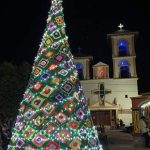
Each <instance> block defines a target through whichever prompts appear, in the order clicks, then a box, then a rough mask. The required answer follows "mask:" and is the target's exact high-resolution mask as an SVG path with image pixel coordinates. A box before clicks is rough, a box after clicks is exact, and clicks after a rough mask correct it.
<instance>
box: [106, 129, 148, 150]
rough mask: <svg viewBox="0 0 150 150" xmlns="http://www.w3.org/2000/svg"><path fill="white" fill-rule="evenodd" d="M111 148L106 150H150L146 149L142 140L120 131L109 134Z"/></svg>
mask: <svg viewBox="0 0 150 150" xmlns="http://www.w3.org/2000/svg"><path fill="white" fill-rule="evenodd" d="M107 135H108V142H109V148H106V149H104V150H146V149H147V150H148V149H149V150H150V148H145V147H144V145H143V142H142V139H141V138H135V137H133V136H132V135H131V134H129V133H125V132H121V131H120V130H111V131H108V132H107Z"/></svg>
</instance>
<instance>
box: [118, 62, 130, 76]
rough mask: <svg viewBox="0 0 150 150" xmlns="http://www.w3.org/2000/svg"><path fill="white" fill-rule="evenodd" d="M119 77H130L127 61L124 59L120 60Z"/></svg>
mask: <svg viewBox="0 0 150 150" xmlns="http://www.w3.org/2000/svg"><path fill="white" fill-rule="evenodd" d="M119 67H120V78H130V69H129V63H128V61H126V60H122V61H120V64H119Z"/></svg>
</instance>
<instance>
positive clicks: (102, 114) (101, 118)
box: [91, 110, 111, 125]
mask: <svg viewBox="0 0 150 150" xmlns="http://www.w3.org/2000/svg"><path fill="white" fill-rule="evenodd" d="M91 114H92V120H93V123H94V125H100V124H102V125H110V120H111V116H110V115H111V113H110V110H108V111H92V112H91Z"/></svg>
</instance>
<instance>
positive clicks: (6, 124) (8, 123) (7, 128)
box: [0, 114, 13, 150]
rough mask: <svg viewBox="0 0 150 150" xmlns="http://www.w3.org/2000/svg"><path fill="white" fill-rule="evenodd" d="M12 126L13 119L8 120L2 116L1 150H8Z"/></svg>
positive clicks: (0, 125) (0, 119)
mask: <svg viewBox="0 0 150 150" xmlns="http://www.w3.org/2000/svg"><path fill="white" fill-rule="evenodd" d="M12 125H13V118H11V117H10V118H8V117H5V116H4V115H2V114H0V150H7V146H8V144H9V140H10V137H11V128H12Z"/></svg>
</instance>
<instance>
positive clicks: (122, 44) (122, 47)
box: [117, 40, 128, 56]
mask: <svg viewBox="0 0 150 150" xmlns="http://www.w3.org/2000/svg"><path fill="white" fill-rule="evenodd" d="M117 46H118V49H119V56H128V43H127V41H126V40H119V41H118V43H117Z"/></svg>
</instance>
